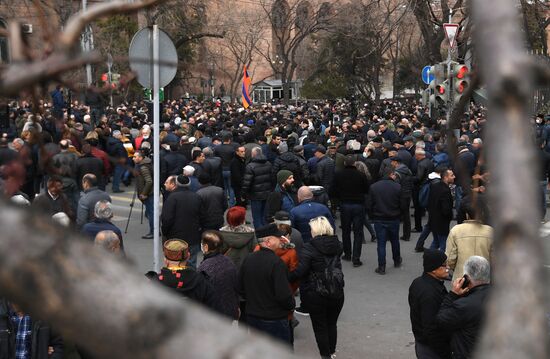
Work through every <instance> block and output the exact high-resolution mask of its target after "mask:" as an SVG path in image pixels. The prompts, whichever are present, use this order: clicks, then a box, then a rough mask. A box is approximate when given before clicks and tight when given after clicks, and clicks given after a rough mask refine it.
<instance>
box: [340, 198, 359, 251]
mask: <svg viewBox="0 0 550 359" xmlns="http://www.w3.org/2000/svg"><path fill="white" fill-rule="evenodd" d="M340 214H341V215H342V242H343V245H344V255H345V256H346V257H351V258H352V260H353V261H354V262H358V261H359V259H360V258H361V247H362V246H363V239H364V237H365V236H364V234H363V220H364V219H365V208H364V207H363V205H361V204H356V203H342V204H341V205H340ZM352 227H353V250H352V246H351V229H352Z"/></svg>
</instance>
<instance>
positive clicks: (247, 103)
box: [242, 65, 252, 108]
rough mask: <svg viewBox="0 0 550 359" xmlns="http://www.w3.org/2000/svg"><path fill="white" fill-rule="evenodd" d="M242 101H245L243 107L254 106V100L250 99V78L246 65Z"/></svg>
mask: <svg viewBox="0 0 550 359" xmlns="http://www.w3.org/2000/svg"><path fill="white" fill-rule="evenodd" d="M242 92H243V94H242V100H243V107H244V108H248V107H249V106H250V105H252V100H251V99H250V76H248V70H247V69H246V65H244V71H243V89H242Z"/></svg>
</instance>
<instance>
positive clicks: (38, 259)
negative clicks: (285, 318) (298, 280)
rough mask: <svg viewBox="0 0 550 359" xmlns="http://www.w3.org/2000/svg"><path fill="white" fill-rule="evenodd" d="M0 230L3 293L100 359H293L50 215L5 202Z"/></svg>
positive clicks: (0, 212)
mask: <svg viewBox="0 0 550 359" xmlns="http://www.w3.org/2000/svg"><path fill="white" fill-rule="evenodd" d="M0 228H2V232H1V233H0V263H2V265H1V266H0V289H1V291H2V295H5V296H6V297H7V298H8V299H10V300H12V301H14V302H16V303H18V304H19V305H20V306H21V307H22V308H23V309H24V310H25V311H26V312H27V313H29V314H30V315H31V316H32V317H35V318H40V319H42V320H45V321H47V322H49V323H50V324H51V325H52V327H54V328H56V330H58V331H60V332H61V334H62V335H63V337H64V338H66V339H67V340H71V341H73V342H75V343H76V344H78V345H79V346H81V347H82V348H84V349H86V350H87V351H88V352H90V353H91V354H93V355H94V357H98V358H134V359H139V358H181V357H186V358H224V359H225V358H273V359H275V358H290V357H291V355H290V354H289V353H288V351H286V350H284V349H282V347H280V346H279V345H275V344H272V343H269V342H268V341H267V340H266V339H265V337H260V336H257V335H253V336H249V335H247V333H246V332H245V331H244V330H241V329H236V328H232V327H231V323H230V322H229V320H227V319H224V320H222V318H221V317H219V316H218V315H214V314H212V313H211V312H209V311H207V310H206V309H204V307H201V306H199V305H198V304H194V303H193V302H192V301H190V300H189V299H183V298H182V297H181V296H178V295H176V294H173V292H172V291H169V290H167V289H165V288H161V286H160V285H158V284H154V283H151V282H149V281H148V280H147V279H146V278H145V277H144V276H142V275H139V274H138V273H136V272H135V269H133V268H130V266H129V265H128V264H126V263H125V261H124V260H122V259H120V258H116V257H114V256H111V255H110V254H108V253H106V252H103V251H101V250H99V249H98V248H92V245H91V244H90V241H89V240H88V239H86V240H84V239H81V238H78V236H77V235H76V234H73V233H68V232H67V230H66V229H62V228H61V227H59V226H54V225H53V224H52V220H51V219H50V218H48V217H45V216H39V215H38V214H36V213H32V212H31V211H25V210H22V209H20V208H14V207H12V206H10V205H8V204H6V203H1V204H0ZM212 343H216V344H215V345H212Z"/></svg>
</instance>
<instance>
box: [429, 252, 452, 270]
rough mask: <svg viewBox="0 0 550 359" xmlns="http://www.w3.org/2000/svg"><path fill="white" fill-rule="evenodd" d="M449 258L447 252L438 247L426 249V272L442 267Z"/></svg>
mask: <svg viewBox="0 0 550 359" xmlns="http://www.w3.org/2000/svg"><path fill="white" fill-rule="evenodd" d="M446 260H447V256H446V255H445V253H443V252H441V251H439V250H437V249H425V250H424V272H426V273H428V272H431V271H433V270H436V269H437V268H439V267H441V266H442V265H443V263H445V261H446Z"/></svg>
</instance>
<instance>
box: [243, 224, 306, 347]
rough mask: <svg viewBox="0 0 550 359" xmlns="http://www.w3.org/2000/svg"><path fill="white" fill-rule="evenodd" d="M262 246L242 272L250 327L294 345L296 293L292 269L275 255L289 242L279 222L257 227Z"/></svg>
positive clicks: (245, 263) (246, 262) (250, 258)
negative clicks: (292, 286)
mask: <svg viewBox="0 0 550 359" xmlns="http://www.w3.org/2000/svg"><path fill="white" fill-rule="evenodd" d="M256 238H257V239H258V243H259V244H260V249H259V250H258V251H256V252H253V253H251V254H249V255H248V256H247V257H246V258H245V259H244V261H243V263H242V265H241V270H240V273H239V284H240V294H241V296H242V297H243V298H244V299H245V300H246V321H247V323H248V325H249V326H251V327H252V328H255V329H257V330H260V331H262V332H265V333H267V334H269V335H271V336H272V337H274V338H277V339H279V340H281V341H283V342H284V343H287V344H289V345H290V343H291V332H290V326H289V322H288V313H289V312H290V311H291V310H293V309H294V306H295V304H296V303H295V301H294V295H293V293H292V291H291V289H290V286H289V282H288V271H287V268H286V266H285V264H284V263H283V261H282V260H281V259H280V258H279V257H278V256H277V254H275V251H276V250H277V249H279V248H281V247H282V244H283V243H284V242H285V240H284V238H283V232H281V231H280V230H279V228H278V227H277V225H276V224H275V223H272V224H268V225H266V226H263V227H260V228H258V229H257V230H256Z"/></svg>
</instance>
